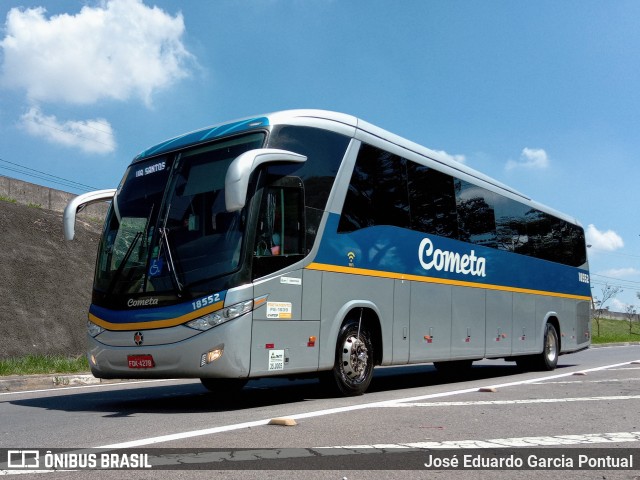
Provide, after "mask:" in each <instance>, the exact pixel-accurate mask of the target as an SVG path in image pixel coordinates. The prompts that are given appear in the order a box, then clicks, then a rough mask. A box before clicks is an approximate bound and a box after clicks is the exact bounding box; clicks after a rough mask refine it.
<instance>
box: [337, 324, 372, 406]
mask: <svg viewBox="0 0 640 480" xmlns="http://www.w3.org/2000/svg"><path fill="white" fill-rule="evenodd" d="M373 359H374V356H373V343H372V342H371V335H370V333H369V332H368V331H367V330H366V329H365V328H364V327H363V326H362V325H360V327H359V322H358V321H356V320H352V321H349V322H347V323H346V324H345V325H344V326H343V327H342V328H341V329H340V334H339V335H338V343H337V346H336V358H335V363H334V366H333V370H332V371H331V379H332V380H333V383H334V384H335V386H336V387H337V389H338V390H339V392H340V393H341V394H342V395H345V396H356V395H362V394H363V393H364V392H365V391H366V390H367V388H369V384H370V383H371V379H372V378H373Z"/></svg>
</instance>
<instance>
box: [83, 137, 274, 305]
mask: <svg viewBox="0 0 640 480" xmlns="http://www.w3.org/2000/svg"><path fill="white" fill-rule="evenodd" d="M264 136H265V135H264V133H253V134H249V135H244V136H242V137H237V138H233V139H230V140H223V141H220V142H216V143H212V144H208V145H204V146H200V147H197V148H195V149H191V150H186V151H183V152H178V153H177V154H174V155H170V156H167V157H156V158H153V159H150V160H146V161H144V162H139V163H135V164H133V165H132V166H131V167H130V168H129V170H127V172H126V174H125V177H124V179H123V181H122V182H121V184H120V187H119V189H118V193H117V194H116V196H115V197H114V201H113V205H112V208H111V210H110V212H109V215H108V218H107V222H106V228H105V231H104V232H103V237H102V242H101V245H100V248H99V252H98V263H97V269H96V279H95V289H96V290H98V291H102V292H105V293H107V294H128V295H132V294H139V293H145V292H155V293H167V294H169V293H172V292H176V293H181V292H182V291H183V290H188V288H189V287H190V286H193V285H195V284H198V283H200V282H203V281H206V280H208V279H211V278H214V277H218V276H221V275H225V274H228V273H230V272H233V271H235V270H236V269H237V268H238V267H239V262H240V249H241V246H242V240H243V233H244V222H243V221H242V218H243V216H244V214H245V213H244V211H240V212H233V213H228V212H227V211H226V209H225V199H224V180H225V175H226V172H227V169H228V167H229V165H230V164H231V162H232V161H233V160H234V159H235V158H236V157H237V156H238V155H240V154H242V153H243V152H245V151H248V150H251V149H254V148H260V147H261V146H262V144H263V142H264Z"/></svg>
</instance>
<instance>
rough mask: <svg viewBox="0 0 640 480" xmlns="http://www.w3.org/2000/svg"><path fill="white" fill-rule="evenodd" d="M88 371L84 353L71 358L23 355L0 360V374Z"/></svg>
mask: <svg viewBox="0 0 640 480" xmlns="http://www.w3.org/2000/svg"><path fill="white" fill-rule="evenodd" d="M88 371H89V363H88V362H87V358H86V357H85V356H84V355H82V356H80V357H72V358H69V357H65V356H62V355H27V356H25V357H19V358H8V359H6V360H0V376H4V375H37V374H50V373H80V372H88Z"/></svg>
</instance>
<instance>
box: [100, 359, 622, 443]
mask: <svg viewBox="0 0 640 480" xmlns="http://www.w3.org/2000/svg"><path fill="white" fill-rule="evenodd" d="M630 363H632V362H623V363H615V364H612V365H605V366H601V367H594V368H590V369H586V370H581V371H582V372H585V373H587V372H597V371H601V370H607V369H609V368H617V367H622V366H623V365H629V364H630ZM574 373H575V372H573V371H572V372H568V373H560V374H555V375H550V376H548V377H545V378H544V379H541V378H530V379H528V380H520V381H516V382H508V383H503V384H497V385H490V386H489V388H496V389H500V388H506V387H513V386H518V385H528V384H532V383H536V382H540V381H542V380H555V379H558V378H565V377H568V376H571V375H573V374H574ZM477 391H478V387H472V388H464V389H460V390H450V391H445V392H440V393H431V394H427V395H418V396H414V397H406V398H400V399H395V400H383V401H379V402H370V403H362V404H359V405H350V406H345V407H336V408H328V409H325V410H316V411H311V412H306V413H298V414H291V415H282V416H286V417H288V418H292V419H294V420H301V419H305V418H315V417H321V416H325V415H334V414H337V413H346V412H353V411H357V410H364V409H367V408H378V407H384V406H388V405H390V404H395V403H403V402H417V401H420V400H427V399H432V398H442V397H450V396H455V395H463V394H467V393H474V392H477ZM270 420H271V418H266V419H262V420H255V421H252V422H244V423H237V424H232V425H223V426H218V427H211V428H203V429H199V430H191V431H186V432H179V433H173V434H168V435H159V436H157V437H149V438H141V439H137V440H130V441H126V442H120V443H113V444H109V445H103V446H100V447H96V448H113V449H117V448H134V447H141V446H144V445H153V444H157V443H164V442H170V441H175V440H184V439H187V438H193V437H199V436H203V435H213V434H217V433H223V432H229V431H233V430H242V429H244V428H251V427H257V426H262V425H267V424H268V423H269V421H270Z"/></svg>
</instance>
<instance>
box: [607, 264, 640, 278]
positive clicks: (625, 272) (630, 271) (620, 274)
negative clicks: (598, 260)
mask: <svg viewBox="0 0 640 480" xmlns="http://www.w3.org/2000/svg"><path fill="white" fill-rule="evenodd" d="M638 274H640V270H638V269H637V268H631V267H629V268H612V269H609V270H605V271H604V272H602V275H604V276H606V277H613V278H629V277H635V276H637V275H638Z"/></svg>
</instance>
